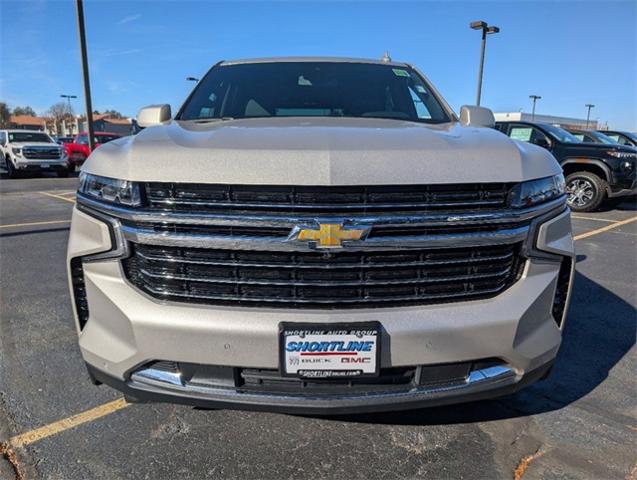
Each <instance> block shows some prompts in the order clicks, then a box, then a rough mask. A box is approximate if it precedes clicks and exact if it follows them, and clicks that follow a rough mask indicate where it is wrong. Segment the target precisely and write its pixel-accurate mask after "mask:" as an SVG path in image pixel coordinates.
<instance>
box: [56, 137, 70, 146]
mask: <svg viewBox="0 0 637 480" xmlns="http://www.w3.org/2000/svg"><path fill="white" fill-rule="evenodd" d="M53 139H54V140H55V143H57V144H58V145H64V144H67V143H72V142H73V140H74V137H54V138H53Z"/></svg>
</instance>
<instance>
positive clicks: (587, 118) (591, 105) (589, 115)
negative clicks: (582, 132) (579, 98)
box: [584, 103, 595, 130]
mask: <svg viewBox="0 0 637 480" xmlns="http://www.w3.org/2000/svg"><path fill="white" fill-rule="evenodd" d="M584 106H585V107H586V108H588V112H587V113H586V129H587V130H588V122H589V120H590V118H591V109H592V108H594V107H595V105H593V104H592V103H587V104H586V105H584Z"/></svg>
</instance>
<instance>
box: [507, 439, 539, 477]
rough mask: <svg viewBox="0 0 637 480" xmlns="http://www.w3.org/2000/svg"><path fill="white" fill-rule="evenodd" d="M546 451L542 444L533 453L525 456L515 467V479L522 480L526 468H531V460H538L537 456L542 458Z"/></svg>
mask: <svg viewBox="0 0 637 480" xmlns="http://www.w3.org/2000/svg"><path fill="white" fill-rule="evenodd" d="M545 453H546V450H543V449H542V446H540V447H539V448H538V449H537V450H536V451H535V452H534V453H532V454H531V455H527V456H525V457H523V458H522V459H521V460H520V462H519V463H518V465H517V467H515V471H514V472H513V478H514V479H515V480H521V478H522V477H523V476H524V474H525V473H526V470H527V469H528V468H529V465H530V464H531V462H533V461H534V460H536V459H537V458H540V457H541V456H542V455H544V454H545Z"/></svg>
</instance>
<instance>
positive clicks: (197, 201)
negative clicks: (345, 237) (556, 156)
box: [144, 182, 514, 215]
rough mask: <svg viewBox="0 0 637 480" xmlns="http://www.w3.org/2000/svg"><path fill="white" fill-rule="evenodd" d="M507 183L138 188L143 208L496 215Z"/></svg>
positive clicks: (504, 201)
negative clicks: (467, 212) (143, 200)
mask: <svg viewBox="0 0 637 480" xmlns="http://www.w3.org/2000/svg"><path fill="white" fill-rule="evenodd" d="M513 185H514V184H512V183H477V184H442V185H372V186H281V185H225V184H223V185H221V184H197V183H158V182H148V183H145V184H144V192H145V197H146V203H147V207H149V208H150V209H157V210H163V211H187V212H208V213H229V212H240V211H246V212H253V213H260V214H280V213H285V214H288V215H289V214H299V213H311V214H322V215H326V214H343V213H373V214H379V213H384V212H385V213H396V212H411V213H431V212H436V211H449V212H452V211H453V212H461V211H471V212H474V211H484V210H500V209H504V208H506V206H507V199H508V193H509V191H510V189H511V188H512V187H513Z"/></svg>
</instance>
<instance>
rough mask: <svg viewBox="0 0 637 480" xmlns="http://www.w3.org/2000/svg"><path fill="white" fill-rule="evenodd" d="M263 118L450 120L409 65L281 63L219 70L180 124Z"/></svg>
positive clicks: (196, 94) (203, 85)
mask: <svg viewBox="0 0 637 480" xmlns="http://www.w3.org/2000/svg"><path fill="white" fill-rule="evenodd" d="M257 117H374V118H391V119H400V120H410V121H415V122H426V123H441V122H448V121H450V118H449V116H448V115H447V113H446V112H445V110H444V108H443V107H442V106H441V104H440V103H439V102H438V100H437V99H436V98H435V96H434V95H433V94H432V93H431V91H430V89H429V87H428V86H427V84H425V83H424V81H423V80H422V79H421V78H420V76H418V75H417V74H416V72H414V71H413V70H412V69H411V68H408V67H396V66H393V65H378V64H370V63H345V62H342V63H341V62H275V63H249V64H239V65H228V66H221V67H215V68H213V69H212V70H211V71H210V72H209V73H208V74H207V75H206V77H205V78H204V79H203V80H201V82H199V84H198V85H197V88H196V89H195V91H194V93H193V94H192V95H191V97H190V98H189V99H188V101H187V102H186V104H185V105H184V107H183V108H182V111H181V114H180V115H179V119H180V120H202V119H222V118H257Z"/></svg>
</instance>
